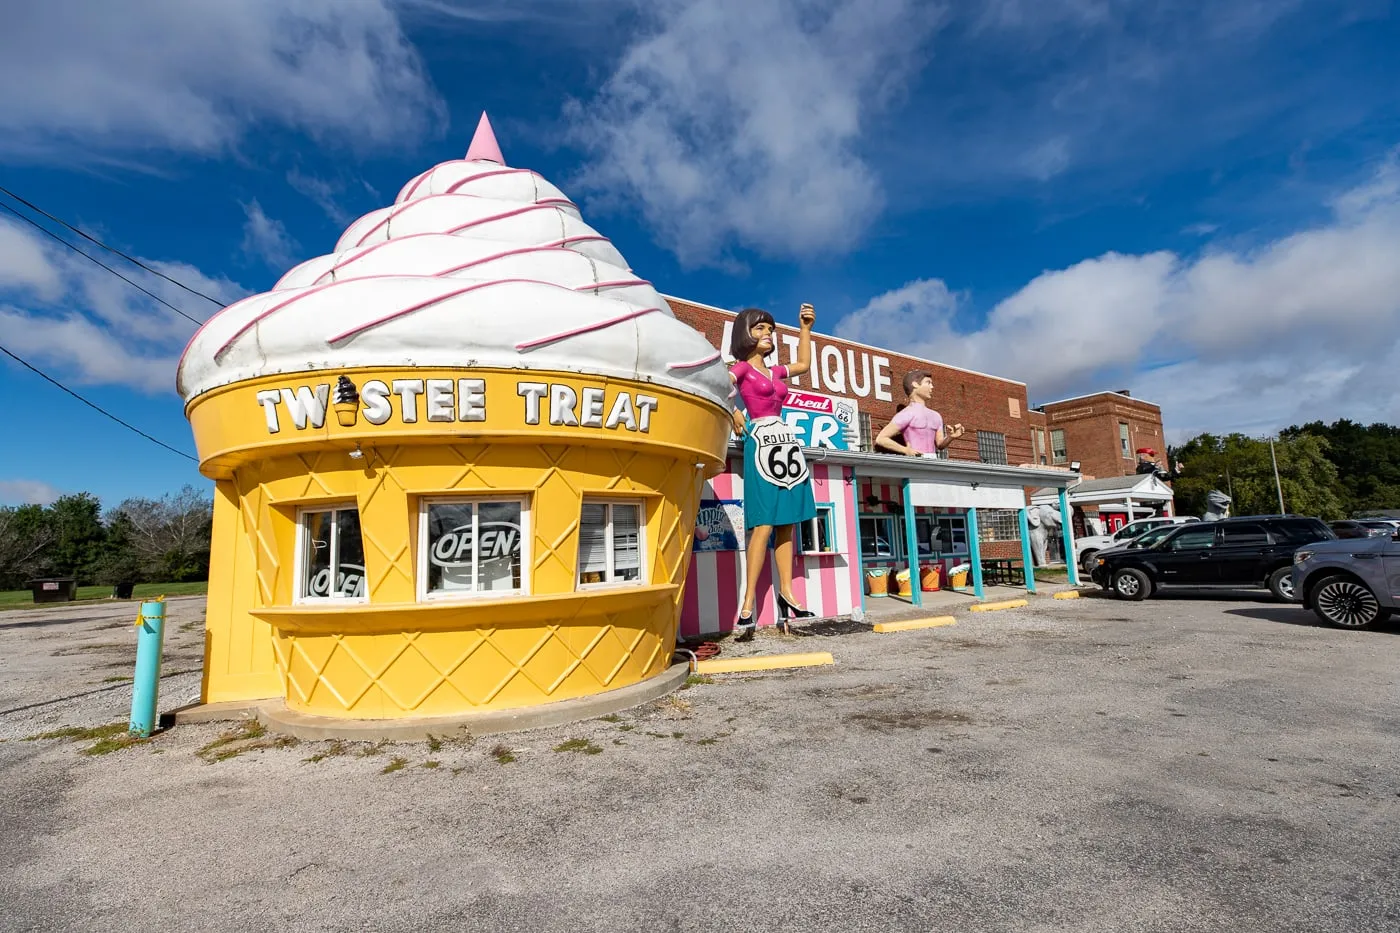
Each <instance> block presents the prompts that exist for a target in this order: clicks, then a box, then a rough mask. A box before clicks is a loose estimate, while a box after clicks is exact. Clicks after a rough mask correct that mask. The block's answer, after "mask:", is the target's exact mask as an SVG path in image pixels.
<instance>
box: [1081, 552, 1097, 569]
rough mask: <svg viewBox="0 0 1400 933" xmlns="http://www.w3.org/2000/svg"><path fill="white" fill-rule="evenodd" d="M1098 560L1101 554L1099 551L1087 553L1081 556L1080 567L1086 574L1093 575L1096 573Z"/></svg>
mask: <svg viewBox="0 0 1400 933" xmlns="http://www.w3.org/2000/svg"><path fill="white" fill-rule="evenodd" d="M1098 559H1099V552H1098V551H1085V552H1084V553H1083V554H1080V555H1079V566H1080V567H1081V568H1082V569H1083V570H1084V571H1085V572H1086V573H1093V571H1094V562H1095V561H1097V560H1098Z"/></svg>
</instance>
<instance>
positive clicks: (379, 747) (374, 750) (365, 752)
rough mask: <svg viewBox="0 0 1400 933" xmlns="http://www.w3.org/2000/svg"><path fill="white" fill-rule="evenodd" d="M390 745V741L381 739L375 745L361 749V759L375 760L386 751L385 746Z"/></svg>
mask: <svg viewBox="0 0 1400 933" xmlns="http://www.w3.org/2000/svg"><path fill="white" fill-rule="evenodd" d="M388 744H389V742H388V740H384V739H381V740H380V741H378V742H375V743H374V744H373V745H366V746H365V747H364V748H362V749H360V757H361V758H373V757H374V756H375V755H378V754H379V753H380V752H382V751H384V746H386V745H388Z"/></svg>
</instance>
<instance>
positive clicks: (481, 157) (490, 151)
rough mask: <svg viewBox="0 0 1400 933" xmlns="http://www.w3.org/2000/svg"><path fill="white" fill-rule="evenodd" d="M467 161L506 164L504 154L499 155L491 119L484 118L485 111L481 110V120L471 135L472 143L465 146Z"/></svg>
mask: <svg viewBox="0 0 1400 933" xmlns="http://www.w3.org/2000/svg"><path fill="white" fill-rule="evenodd" d="M467 161H468V162H495V163H496V164H497V165H505V164H506V160H505V156H503V155H501V147H500V144H499V143H497V142H496V134H495V132H494V131H492V129H491V121H490V120H488V119H487V118H486V112H485V111H482V114H481V122H479V123H477V125H476V135H474V136H472V144H471V145H470V146H469V147H467Z"/></svg>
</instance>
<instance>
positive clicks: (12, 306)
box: [0, 220, 248, 392]
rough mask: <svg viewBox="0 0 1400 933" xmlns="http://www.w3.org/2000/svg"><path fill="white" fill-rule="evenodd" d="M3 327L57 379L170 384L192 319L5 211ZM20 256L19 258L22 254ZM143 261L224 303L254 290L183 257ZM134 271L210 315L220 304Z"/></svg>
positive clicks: (196, 313)
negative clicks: (17, 221) (180, 259)
mask: <svg viewBox="0 0 1400 933" xmlns="http://www.w3.org/2000/svg"><path fill="white" fill-rule="evenodd" d="M0 246H5V247H8V248H7V249H4V250H3V252H0V257H4V258H3V259H0V334H3V335H4V344H5V346H6V347H8V348H9V349H10V350H12V351H14V352H15V353H17V354H19V355H20V356H22V357H24V358H25V359H27V360H29V361H30V362H31V363H33V364H34V365H35V366H38V367H40V368H43V369H45V371H47V372H49V373H50V375H53V376H54V377H55V378H60V379H65V380H70V381H72V382H74V383H77V384H89V385H92V384H103V385H125V386H130V387H132V388H136V389H139V390H141V391H144V392H170V391H173V390H174V387H175V364H176V361H177V360H178V357H179V354H180V352H181V350H182V349H183V348H184V345H185V343H186V341H188V340H189V338H190V335H191V334H192V333H193V332H194V328H195V325H194V324H192V323H191V322H190V321H188V320H186V319H185V318H183V317H181V316H179V315H178V314H176V313H175V312H173V311H171V310H170V309H169V308H166V307H164V306H162V305H160V304H158V303H157V302H155V301H152V300H151V299H150V298H149V297H147V296H145V295H143V294H141V293H140V292H138V291H136V290H135V289H133V288H132V287H131V286H130V285H128V284H127V283H125V282H123V281H121V280H120V279H118V278H116V277H115V276H113V275H111V274H110V273H108V272H105V271H103V270H102V269H100V268H99V267H97V266H95V265H93V264H91V263H89V262H88V261H87V260H85V259H83V258H82V257H80V256H78V255H76V254H74V253H71V252H68V251H66V250H63V249H62V248H61V247H59V246H57V245H56V244H52V245H51V244H49V243H48V242H46V241H43V240H40V239H39V238H38V235H37V234H35V233H32V232H30V231H29V230H27V229H25V228H22V227H19V226H18V225H16V224H12V223H10V222H9V221H5V220H0ZM21 260H22V261H21ZM142 261H143V262H145V263H146V265H148V266H150V267H151V268H153V269H156V270H158V271H160V272H162V273H164V274H165V275H168V276H170V277H171V278H173V279H175V280H177V281H179V282H183V283H184V284H185V285H187V286H189V287H190V288H193V289H195V290H197V291H200V292H203V293H204V294H206V295H209V296H210V297H212V298H216V299H218V300H219V301H221V302H224V303H227V302H231V301H236V300H237V299H239V298H241V297H243V296H244V295H246V294H248V290H247V289H245V288H243V287H242V286H240V285H238V284H236V283H234V282H231V281H229V280H228V279H226V278H222V277H218V278H215V277H211V276H208V275H205V274H204V273H202V272H200V271H199V270H198V269H196V268H194V267H193V266H190V265H188V264H186V263H181V262H169V261H161V260H150V259H143V260H142ZM122 272H123V274H124V275H126V276H127V277H128V278H130V279H132V280H133V281H135V282H137V283H139V284H140V285H141V287H143V288H145V289H147V290H148V291H150V292H151V293H153V294H155V295H158V296H160V298H161V299H162V300H164V301H167V302H169V303H170V304H172V305H174V306H175V307H177V308H180V309H182V310H183V311H184V312H185V313H186V314H189V315H190V316H191V317H194V318H196V319H197V320H203V319H206V318H208V317H209V316H210V315H212V314H213V313H214V312H215V311H217V310H218V308H217V306H216V305H214V304H213V303H211V302H208V301H205V300H204V299H202V298H197V297H195V296H193V295H191V294H189V293H188V292H185V291H184V290H182V289H180V288H178V287H177V286H175V285H172V284H170V283H169V282H167V281H165V280H163V279H161V278H159V277H158V276H154V275H151V274H150V273H148V272H145V271H143V270H141V269H138V268H136V267H134V266H126V265H124V266H123V267H122Z"/></svg>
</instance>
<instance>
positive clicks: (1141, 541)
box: [1128, 525, 1176, 548]
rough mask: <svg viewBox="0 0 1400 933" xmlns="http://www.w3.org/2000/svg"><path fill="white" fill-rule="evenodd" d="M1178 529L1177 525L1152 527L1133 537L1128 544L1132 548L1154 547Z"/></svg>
mask: <svg viewBox="0 0 1400 933" xmlns="http://www.w3.org/2000/svg"><path fill="white" fill-rule="evenodd" d="M1175 531H1176V526H1175V525H1164V526H1162V527H1161V528H1152V529H1149V530H1148V531H1145V532H1143V533H1142V534H1140V535H1138V536H1137V537H1136V538H1134V539H1133V541H1132V543H1130V544H1129V545H1128V547H1130V548H1140V547H1152V546H1153V545H1154V544H1160V543H1161V541H1162V539H1164V538H1167V537H1170V536H1171V535H1172V534H1173V533H1174V532H1175Z"/></svg>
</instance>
